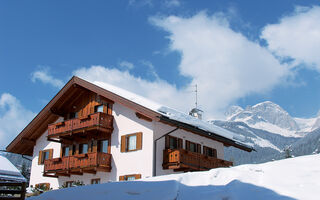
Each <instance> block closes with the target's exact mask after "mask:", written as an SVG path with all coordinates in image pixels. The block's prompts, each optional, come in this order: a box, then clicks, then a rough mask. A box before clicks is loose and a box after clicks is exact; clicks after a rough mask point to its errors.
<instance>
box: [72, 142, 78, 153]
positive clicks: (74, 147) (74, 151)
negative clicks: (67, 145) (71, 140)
mask: <svg viewBox="0 0 320 200" xmlns="http://www.w3.org/2000/svg"><path fill="white" fill-rule="evenodd" d="M76 147H77V146H76V145H75V144H74V145H72V155H76Z"/></svg>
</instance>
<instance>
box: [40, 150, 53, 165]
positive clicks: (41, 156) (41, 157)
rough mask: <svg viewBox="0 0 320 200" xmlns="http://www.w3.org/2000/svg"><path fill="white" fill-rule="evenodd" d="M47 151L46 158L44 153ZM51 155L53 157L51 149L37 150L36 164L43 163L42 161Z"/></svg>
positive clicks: (50, 157)
mask: <svg viewBox="0 0 320 200" xmlns="http://www.w3.org/2000/svg"><path fill="white" fill-rule="evenodd" d="M47 153H48V159H46V158H45V154H47ZM52 157H53V149H45V150H41V151H39V155H38V165H44V162H45V161H46V160H49V159H52Z"/></svg>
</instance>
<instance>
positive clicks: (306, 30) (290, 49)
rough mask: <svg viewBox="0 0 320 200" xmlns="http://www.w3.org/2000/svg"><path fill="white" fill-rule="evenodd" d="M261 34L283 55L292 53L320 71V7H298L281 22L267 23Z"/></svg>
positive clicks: (299, 59)
mask: <svg viewBox="0 0 320 200" xmlns="http://www.w3.org/2000/svg"><path fill="white" fill-rule="evenodd" d="M261 38H262V39H265V40H266V41H267V43H268V48H269V49H270V50H271V51H272V52H274V53H275V54H277V55H278V56H281V57H291V58H293V59H295V61H296V62H299V63H303V64H307V65H308V66H309V67H312V68H315V69H317V70H318V71H320V56H319V52H320V7H319V6H314V7H310V8H306V7H297V8H296V10H295V12H294V13H293V14H291V15H290V16H285V17H283V18H281V20H280V21H279V23H278V24H271V25H267V26H266V27H265V28H264V29H263V31H262V34H261Z"/></svg>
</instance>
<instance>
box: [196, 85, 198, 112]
mask: <svg viewBox="0 0 320 200" xmlns="http://www.w3.org/2000/svg"><path fill="white" fill-rule="evenodd" d="M195 87H196V90H195V92H196V109H198V85H197V84H196V85H195Z"/></svg>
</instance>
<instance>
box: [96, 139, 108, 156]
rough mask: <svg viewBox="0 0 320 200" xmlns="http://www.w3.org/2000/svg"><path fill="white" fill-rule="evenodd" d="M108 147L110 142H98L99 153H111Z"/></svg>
mask: <svg viewBox="0 0 320 200" xmlns="http://www.w3.org/2000/svg"><path fill="white" fill-rule="evenodd" d="M108 146H109V140H100V141H98V152H103V153H109V152H108Z"/></svg>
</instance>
